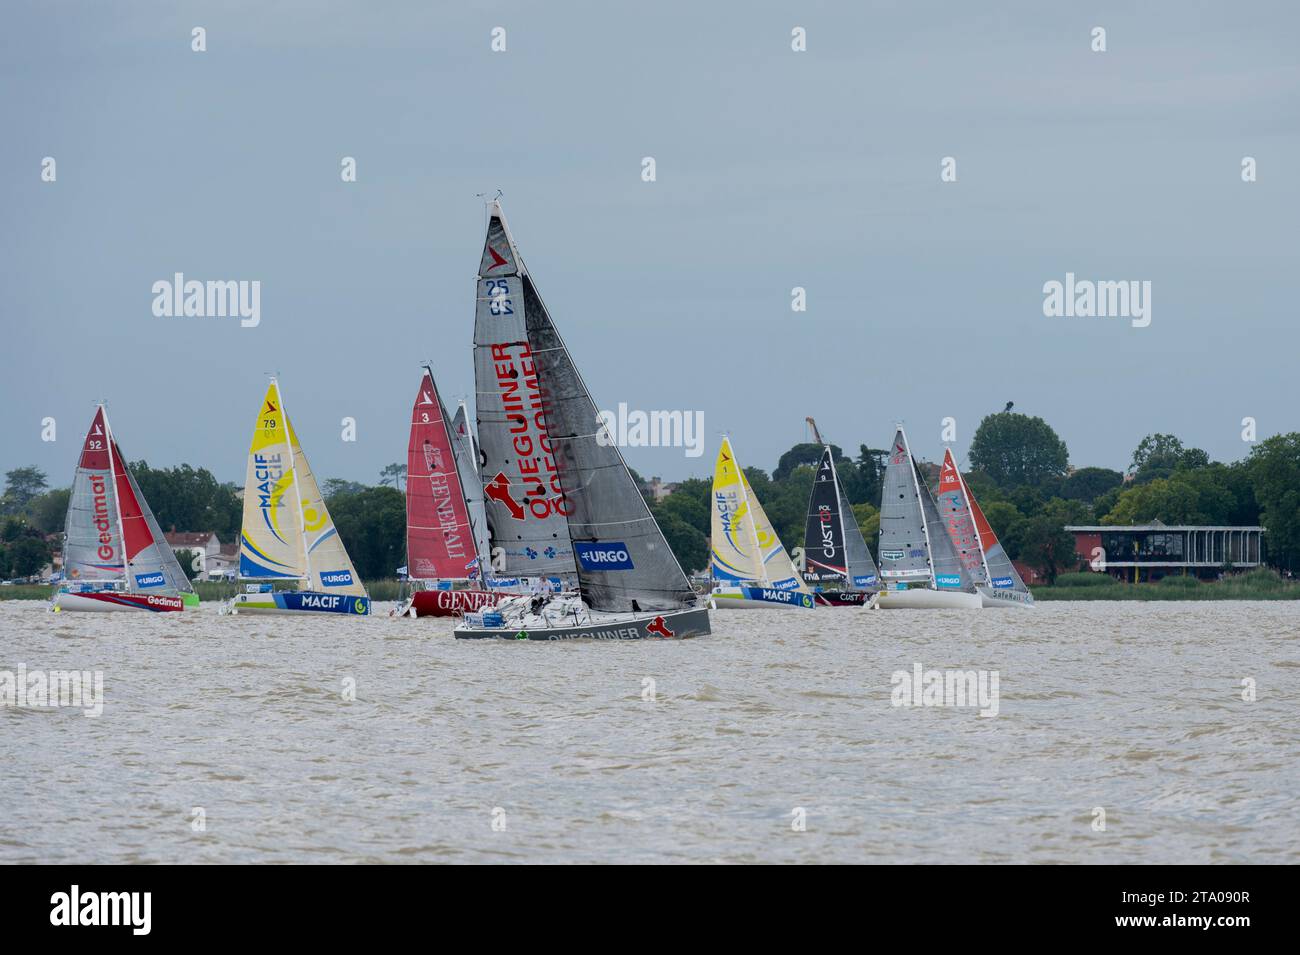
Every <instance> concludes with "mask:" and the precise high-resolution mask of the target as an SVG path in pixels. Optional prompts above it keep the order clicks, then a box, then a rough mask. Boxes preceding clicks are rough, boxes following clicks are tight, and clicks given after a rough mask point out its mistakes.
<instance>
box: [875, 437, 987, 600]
mask: <svg viewBox="0 0 1300 955" xmlns="http://www.w3.org/2000/svg"><path fill="white" fill-rule="evenodd" d="M877 553H878V554H880V577H881V579H882V581H883V582H884V583H885V585H886V586H887V588H888V589H885V590H882V591H881V592H880V593H879V594H877V595H876V600H875V605H876V606H877V607H879V608H880V609H882V610H894V609H936V610H940V609H957V610H970V609H978V608H979V607H980V606H982V604H983V601H982V599H981V598H980V595H979V594H977V593H976V592H975V586H974V584H973V583H972V582H971V579H970V576H969V575H968V574H967V572H966V570H965V568H964V567H963V566H962V564H961V561H960V560H959V559H958V557H957V552H956V550H955V548H954V547H953V544H952V540H951V539H950V538H949V536H948V530H947V528H946V526H945V525H944V522H943V519H942V518H941V517H940V516H939V509H938V507H937V506H936V504H935V501H934V497H933V496H931V494H930V489H929V488H928V487H926V486H925V484H924V483H923V482H922V481H921V479H920V476H919V474H918V473H917V468H916V462H915V461H914V460H913V459H912V452H911V449H910V448H909V447H908V444H907V435H906V434H904V433H903V429H902V427H901V426H900V427H899V428H898V430H897V431H896V432H895V433H894V442H893V444H892V445H890V453H889V459H888V462H887V463H886V464H885V478H884V487H883V489H882V490H881V497H880V547H879V550H878V551H877Z"/></svg>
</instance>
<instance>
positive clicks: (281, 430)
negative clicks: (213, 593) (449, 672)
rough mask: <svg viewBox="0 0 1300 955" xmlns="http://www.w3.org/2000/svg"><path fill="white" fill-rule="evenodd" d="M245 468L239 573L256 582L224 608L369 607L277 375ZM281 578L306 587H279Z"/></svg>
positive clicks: (358, 611)
mask: <svg viewBox="0 0 1300 955" xmlns="http://www.w3.org/2000/svg"><path fill="white" fill-rule="evenodd" d="M246 474H247V476H246V477H245V480H244V524H243V528H242V529H241V530H240V534H239V578H240V579H241V580H245V581H256V583H251V584H247V585H246V587H245V592H244V593H241V594H236V595H235V596H234V597H233V598H232V599H231V600H230V601H228V602H227V603H226V604H225V605H224V607H223V608H222V612H223V613H236V614H238V613H333V614H345V615H350V616H358V615H363V614H368V613H370V598H369V596H367V594H366V590H365V588H364V587H363V586H362V585H361V580H360V579H359V578H358V577H357V572H356V569H355V568H354V567H353V566H352V561H351V559H350V558H349V557H348V553H347V551H346V550H345V549H344V547H343V541H341V540H340V539H339V534H338V530H337V529H336V528H335V527H334V521H333V520H331V519H330V513H329V509H328V508H327V507H326V506H325V500H324V498H323V497H322V496H321V492H320V488H319V487H318V486H317V484H316V478H315V476H314V475H313V474H312V472H311V465H310V464H308V463H307V456H306V455H305V454H303V451H302V447H301V446H300V445H299V444H298V435H297V434H295V433H294V430H293V425H292V424H290V422H289V415H288V413H287V412H286V411H285V409H284V399H283V398H282V397H281V395H280V383H279V381H277V380H276V379H275V378H272V379H271V383H270V385H269V386H268V387H267V389H266V397H265V398H263V399H262V404H261V408H260V410H259V412H258V415H257V423H256V424H255V425H254V427H253V443H252V445H251V446H250V447H249V449H248V470H247V472H246ZM277 581H293V582H296V583H299V584H306V589H303V590H279V591H277V590H275V589H274V588H275V583H276V582H277Z"/></svg>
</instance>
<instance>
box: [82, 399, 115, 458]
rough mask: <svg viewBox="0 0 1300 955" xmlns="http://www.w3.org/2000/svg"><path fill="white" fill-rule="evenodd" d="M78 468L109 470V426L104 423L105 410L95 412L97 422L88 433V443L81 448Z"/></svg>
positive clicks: (92, 424)
mask: <svg viewBox="0 0 1300 955" xmlns="http://www.w3.org/2000/svg"><path fill="white" fill-rule="evenodd" d="M77 467H79V468H85V469H86V470H87V471H107V470H108V468H109V455H108V426H107V425H106V424H105V423H104V409H103V408H100V409H99V410H98V411H96V412H95V420H94V421H92V422H91V423H90V430H89V431H88V432H86V443H85V444H83V445H82V446H81V460H80V461H78V462H77Z"/></svg>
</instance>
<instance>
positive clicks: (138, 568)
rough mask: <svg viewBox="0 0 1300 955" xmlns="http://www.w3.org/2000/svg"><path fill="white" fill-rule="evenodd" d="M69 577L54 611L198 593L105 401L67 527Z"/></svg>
mask: <svg viewBox="0 0 1300 955" xmlns="http://www.w3.org/2000/svg"><path fill="white" fill-rule="evenodd" d="M63 574H64V578H65V581H66V582H65V583H64V584H63V585H62V586H61V587H60V588H59V589H58V591H57V592H56V593H55V594H54V597H53V598H52V599H51V601H50V609H51V610H53V611H55V612H56V613H58V612H62V611H65V610H92V611H106V610H108V611H111V610H152V611H164V612H165V611H176V610H184V609H185V608H186V607H187V606H190V607H197V606H198V603H199V598H198V595H197V594H196V593H195V592H194V586H193V585H192V584H191V583H190V580H189V578H188V577H186V576H185V571H183V570H182V569H181V565H180V563H179V562H178V561H177V560H176V554H175V553H174V552H173V551H172V549H171V547H169V546H168V544H167V539H166V538H165V537H164V536H163V533H162V530H161V529H159V527H158V522H157V521H156V520H155V519H154V516H153V511H152V510H150V509H149V502H148V501H146V500H145V499H144V495H143V494H141V493H140V486H139V485H138V484H136V483H135V476H134V475H132V474H131V471H130V469H129V468H128V467H127V466H126V459H125V458H123V457H122V451H121V449H120V448H118V446H117V440H116V439H115V438H114V437H113V431H112V429H111V428H110V427H109V425H108V412H107V411H106V410H105V408H104V405H103V404H102V403H101V404H100V405H99V407H98V408H97V409H96V410H95V419H94V420H93V421H92V422H91V423H90V430H89V431H88V432H87V433H86V440H85V442H84V443H83V444H82V446H81V457H80V458H79V459H78V461H77V472H76V475H75V476H74V477H73V479H72V495H71V497H70V498H69V499H68V516H67V520H66V522H65V525H64V545H63Z"/></svg>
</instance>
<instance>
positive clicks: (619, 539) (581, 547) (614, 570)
mask: <svg viewBox="0 0 1300 955" xmlns="http://www.w3.org/2000/svg"><path fill="white" fill-rule="evenodd" d="M492 222H493V223H494V224H495V223H501V222H503V220H502V219H501V210H500V206H499V205H497V204H496V203H493V207H492ZM502 229H503V230H504V226H502ZM488 239H489V245H488V251H489V252H492V251H494V250H493V247H492V244H491V243H492V237H491V233H489V237H488ZM511 249H512V251H513V246H511ZM484 265H485V267H486V266H487V262H486V261H485V263H484ZM520 280H521V283H522V285H521V289H522V297H521V298H517V299H516V302H518V303H520V304H522V306H523V312H524V315H525V317H526V330H527V333H528V341H527V345H526V347H527V349H528V351H529V353H530V358H529V361H531V362H534V363H535V375H536V381H537V392H538V396H539V397H540V398H541V400H542V404H541V411H540V414H539V416H538V420H539V421H541V420H544V422H545V429H546V431H545V440H546V443H547V444H549V446H550V449H551V450H552V452H553V459H554V461H555V467H556V476H557V477H558V480H559V483H558V490H559V496H558V497H552V498H548V501H549V502H550V504H552V505H553V507H554V512H555V513H558V514H559V515H561V516H562V518H563V519H564V523H565V526H566V528H567V536H568V540H569V542H571V545H572V548H571V553H572V555H573V556H574V557H575V558H576V563H577V575H578V589H579V592H580V593H581V595H582V599H583V600H584V601H585V603H586V604H587V606H588V607H590V608H591V609H592V610H602V611H652V610H655V611H662V610H676V609H681V608H687V607H694V606H695V603H696V598H695V592H694V591H693V590H692V589H691V585H690V581H689V580H687V578H686V574H685V573H683V572H682V568H681V565H680V564H679V563H678V562H677V558H676V556H674V554H673V552H672V550H671V549H670V548H669V546H668V542H667V541H666V540H665V539H664V535H663V532H662V531H660V530H659V525H658V524H657V523H656V522H655V519H654V515H652V514H651V513H650V507H649V505H648V504H647V503H646V500H645V497H643V496H642V494H641V490H640V488H638V487H637V485H636V482H635V481H634V480H633V479H632V475H631V473H630V472H629V471H628V468H627V464H626V463H625V462H624V461H623V455H622V453H621V452H620V451H619V449H618V446H617V445H616V444H615V442H614V441H613V440H612V439H611V438H610V435H609V433H608V432H607V431H606V430H605V428H604V425H603V424H602V423H601V420H600V417H599V416H598V415H597V413H596V405H595V403H594V402H593V401H592V399H591V394H590V393H589V392H588V391H587V386H586V385H585V384H584V383H583V380H582V376H581V375H579V374H578V369H577V368H576V367H575V366H574V364H573V358H572V357H571V356H570V354H569V350H568V348H567V347H566V346H565V344H564V341H563V340H562V339H561V338H560V334H559V332H558V331H557V330H556V328H555V325H554V323H553V322H552V321H551V317H550V315H549V314H548V313H547V311H546V308H545V306H543V305H542V301H541V299H540V298H538V296H537V292H536V290H535V289H534V288H533V284H532V279H531V278H530V277H529V276H528V274H527V273H526V272H525V273H522V274H521V276H520ZM476 354H478V352H477V351H476ZM479 413H480V418H479V440H480V441H481V442H483V444H484V453H485V454H486V455H487V457H488V459H489V460H491V452H490V451H489V450H488V449H487V436H486V435H485V433H484V430H483V427H484V423H485V422H488V421H491V420H492V419H491V418H484V417H482V411H481V410H480V412H479ZM490 469H491V468H489V470H490ZM491 490H492V489H491V487H490V486H488V487H487V489H486V491H487V496H488V498H489V500H490V502H491V498H492V493H491ZM491 503H495V502H491ZM533 503H535V501H530V502H529V507H531V506H532V504H533ZM489 506H490V505H489ZM489 514H491V510H489ZM494 527H495V525H494ZM493 538H494V540H497V539H499V537H498V535H497V534H496V533H495V532H494V535H493ZM507 558H509V551H508V550H507Z"/></svg>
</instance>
